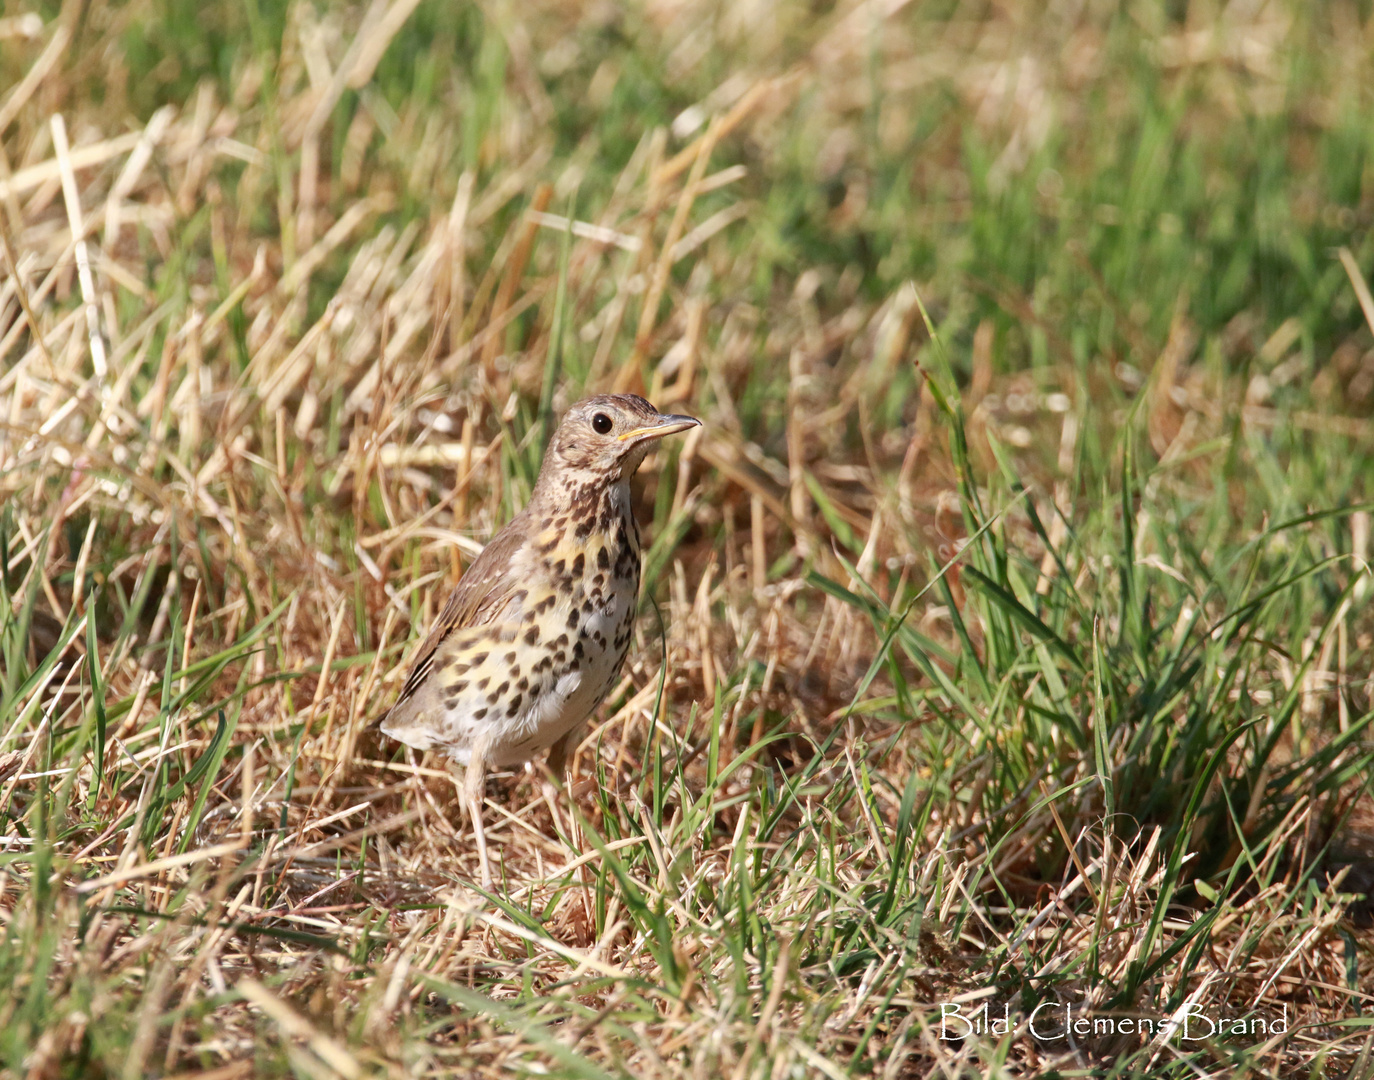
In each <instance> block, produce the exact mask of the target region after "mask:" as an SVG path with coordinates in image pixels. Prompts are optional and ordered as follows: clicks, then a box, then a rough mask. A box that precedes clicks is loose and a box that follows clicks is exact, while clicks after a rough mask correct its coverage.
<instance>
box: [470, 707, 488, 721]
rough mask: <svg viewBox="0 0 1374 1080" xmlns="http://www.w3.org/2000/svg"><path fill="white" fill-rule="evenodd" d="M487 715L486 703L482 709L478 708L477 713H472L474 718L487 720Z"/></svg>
mask: <svg viewBox="0 0 1374 1080" xmlns="http://www.w3.org/2000/svg"><path fill="white" fill-rule="evenodd" d="M486 716H487V707H486V706H485V705H483V706H482V707H481V708H480V709H478V710H477V711H476V712H475V713H473V714H472V718H473V719H474V720H485V719H486Z"/></svg>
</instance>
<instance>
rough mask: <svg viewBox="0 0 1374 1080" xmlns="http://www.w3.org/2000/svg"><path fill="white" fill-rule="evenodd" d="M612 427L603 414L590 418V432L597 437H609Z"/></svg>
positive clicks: (609, 420)
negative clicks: (593, 432) (594, 433)
mask: <svg viewBox="0 0 1374 1080" xmlns="http://www.w3.org/2000/svg"><path fill="white" fill-rule="evenodd" d="M613 426H614V425H613V424H612V423H611V418H610V417H609V416H607V415H606V414H605V413H604V412H599V413H597V414H596V415H595V416H593V417H592V430H593V431H595V432H596V433H597V434H598V435H609V434H610V433H611V428H612V427H613Z"/></svg>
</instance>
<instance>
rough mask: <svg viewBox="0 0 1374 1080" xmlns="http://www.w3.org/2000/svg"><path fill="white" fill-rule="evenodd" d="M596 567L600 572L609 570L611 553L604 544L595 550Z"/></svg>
mask: <svg viewBox="0 0 1374 1080" xmlns="http://www.w3.org/2000/svg"><path fill="white" fill-rule="evenodd" d="M596 565H597V566H599V567H600V568H601V569H602V570H609V569H610V568H611V552H610V550H609V549H608V548H607V547H606V545H605V544H602V545H601V547H600V548H598V549H597V552H596ZM597 576H598V577H600V576H601V575H599V574H598V575H597Z"/></svg>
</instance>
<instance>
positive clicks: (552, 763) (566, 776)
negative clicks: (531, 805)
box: [540, 724, 587, 849]
mask: <svg viewBox="0 0 1374 1080" xmlns="http://www.w3.org/2000/svg"><path fill="white" fill-rule="evenodd" d="M586 730H587V725H586V724H578V725H577V726H576V727H575V728H573V729H572V730H571V731H570V732H568V733H567V734H566V735H564V736H563V737H562V738H561V739H559V740H558V741H557V742H556V743H554V744H553V746H552V747H551V748H550V749H549V763H548V768H547V769H546V770H545V773H544V782H543V783H542V784H541V785H540V787H541V789H542V793H543V796H544V802H545V804H546V805H547V806H548V808H549V813H550V815H552V817H553V824H554V828H555V829H557V830H558V832H559V834H560V835H561V836H563V837H566V838H567V839H566V843H568V844H570V845H572V846H573V847H574V848H577V849H580V848H581V847H582V834H581V831H580V830H579V829H578V828H577V819H576V817H575V816H570V817H569V819H568V820H567V821H566V822H565V821H564V820H563V815H562V813H561V812H560V811H559V808H558V801H559V800H558V788H557V787H555V786H554V785H555V783H559V784H562V785H563V786H564V788H565V789H566V790H567V791H568V792H569V793H571V791H572V766H573V758H574V756H575V755H576V753H577V747H578V744H579V743H581V742H582V736H583V734H584V733H585V732H586Z"/></svg>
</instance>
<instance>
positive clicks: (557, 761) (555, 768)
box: [549, 724, 587, 782]
mask: <svg viewBox="0 0 1374 1080" xmlns="http://www.w3.org/2000/svg"><path fill="white" fill-rule="evenodd" d="M586 730H587V725H586V724H578V725H577V726H576V727H575V728H573V729H572V730H571V731H570V732H568V733H567V734H566V735H564V736H563V737H562V738H561V739H559V740H558V741H557V742H556V743H554V744H553V748H552V749H550V750H549V772H551V773H553V775H554V779H556V780H562V781H564V782H566V781H567V779H568V774H569V773H570V772H571V771H572V763H573V755H574V754H576V753H577V746H578V744H579V743H580V742H581V741H582V736H583V734H584V733H585V732H586Z"/></svg>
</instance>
